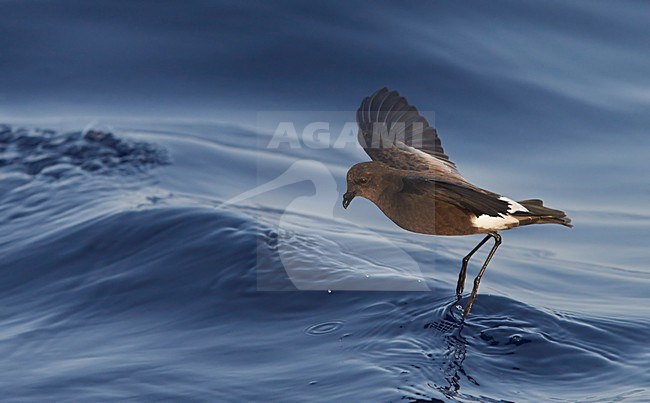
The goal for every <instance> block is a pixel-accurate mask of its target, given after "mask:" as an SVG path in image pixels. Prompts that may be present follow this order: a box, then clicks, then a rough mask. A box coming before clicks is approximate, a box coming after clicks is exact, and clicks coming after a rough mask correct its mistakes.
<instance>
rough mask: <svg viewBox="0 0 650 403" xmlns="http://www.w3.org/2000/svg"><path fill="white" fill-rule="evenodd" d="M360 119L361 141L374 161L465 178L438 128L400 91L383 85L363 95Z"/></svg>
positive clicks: (358, 112) (359, 113)
mask: <svg viewBox="0 0 650 403" xmlns="http://www.w3.org/2000/svg"><path fill="white" fill-rule="evenodd" d="M357 123H358V125H359V135H358V139H359V143H360V144H361V146H362V147H363V149H364V150H365V151H366V153H367V154H368V155H369V156H370V158H371V159H373V160H374V161H380V162H383V163H385V164H387V165H389V166H391V167H393V168H398V169H405V170H412V171H430V173H431V174H433V175H445V176H448V177H450V178H455V179H460V180H463V181H464V179H463V178H462V176H461V175H460V174H459V173H458V170H457V169H456V165H455V164H454V163H453V162H451V161H450V160H449V157H448V156H447V154H445V151H444V150H443V148H442V144H441V142H440V138H439V137H438V134H437V133H436V129H435V128H433V127H431V126H429V122H427V120H426V119H425V118H424V117H423V116H421V115H420V114H419V113H418V110H417V109H416V108H415V107H414V106H412V105H409V103H408V102H407V101H406V99H405V98H404V97H402V96H400V95H399V94H398V93H397V91H389V90H388V89H387V88H381V89H379V90H377V91H375V93H373V94H372V95H370V96H368V97H366V98H364V99H363V101H362V102H361V106H360V107H359V109H358V110H357ZM422 173H424V172H422Z"/></svg>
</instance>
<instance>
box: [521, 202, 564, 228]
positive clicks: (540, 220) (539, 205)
mask: <svg viewBox="0 0 650 403" xmlns="http://www.w3.org/2000/svg"><path fill="white" fill-rule="evenodd" d="M519 204H521V205H522V206H524V207H526V208H527V209H528V211H530V212H531V213H532V214H526V215H524V214H522V215H521V216H518V217H517V218H518V219H519V225H528V224H561V225H564V226H565V227H569V228H570V227H573V225H571V219H570V218H569V217H567V215H566V213H565V212H564V211H561V210H554V209H552V208H548V207H546V206H544V204H543V202H542V201H541V200H539V199H531V200H522V201H520V202H519Z"/></svg>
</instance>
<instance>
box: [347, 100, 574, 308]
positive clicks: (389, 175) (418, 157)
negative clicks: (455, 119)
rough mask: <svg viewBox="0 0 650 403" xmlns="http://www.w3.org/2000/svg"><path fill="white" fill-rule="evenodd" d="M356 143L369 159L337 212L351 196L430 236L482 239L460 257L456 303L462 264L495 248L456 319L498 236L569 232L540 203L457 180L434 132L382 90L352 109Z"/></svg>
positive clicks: (350, 180)
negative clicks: (537, 229) (546, 228)
mask: <svg viewBox="0 0 650 403" xmlns="http://www.w3.org/2000/svg"><path fill="white" fill-rule="evenodd" d="M357 123H358V124H359V135H358V138H359V143H360V144H361V146H362V147H363V148H364V150H365V151H366V153H367V154H368V155H369V156H370V158H371V159H372V160H373V161H370V162H361V163H358V164H356V165H354V166H353V167H352V168H350V170H349V171H348V174H347V191H346V193H345V195H344V197H343V207H344V208H347V206H348V205H349V204H350V202H351V201H352V199H353V198H354V197H356V196H361V197H364V198H366V199H368V200H370V201H372V202H373V203H374V204H375V205H376V206H377V207H379V209H380V210H381V211H382V212H383V213H384V214H385V215H386V216H387V217H388V218H390V219H391V220H392V221H393V222H394V223H395V224H397V225H398V226H400V227H401V228H403V229H405V230H408V231H412V232H417V233H421V234H430V235H470V234H487V236H486V237H485V238H484V239H483V240H482V241H481V242H480V243H479V244H478V245H477V246H476V248H474V249H473V250H472V251H471V252H470V253H469V254H468V255H467V256H465V258H464V259H463V265H462V267H461V272H460V275H459V279H458V285H457V288H456V292H457V294H458V297H460V295H461V293H462V291H463V287H464V282H465V273H466V269H467V263H468V261H469V259H470V257H471V256H472V255H473V254H474V253H475V252H476V251H477V250H478V249H479V248H480V247H481V246H483V244H485V242H487V240H488V239H489V238H494V240H495V244H494V246H493V247H492V250H491V251H490V253H489V255H488V258H487V259H486V261H485V263H484V264H483V266H482V268H481V270H480V271H479V274H478V276H477V277H476V280H475V281H474V288H473V290H472V294H471V296H470V299H469V301H468V303H467V306H466V307H465V311H464V313H463V318H465V317H466V316H467V315H468V314H469V311H470V309H471V306H472V303H473V302H474V299H475V298H476V292H477V290H478V285H479V282H480V279H481V277H482V275H483V273H484V272H485V269H486V267H487V265H488V263H489V261H490V259H491V258H492V256H493V255H494V252H495V251H496V249H497V248H498V246H499V245H500V244H501V237H500V236H499V235H498V234H497V232H498V231H501V230H506V229H511V228H514V227H518V226H522V225H530V224H561V225H564V226H567V227H571V220H570V219H569V218H568V217H567V216H566V214H565V213H564V212H563V211H560V210H553V209H550V208H548V207H545V206H544V205H543V203H542V201H541V200H537V199H532V200H522V201H519V202H516V201H514V200H512V199H509V198H507V197H504V196H501V195H499V194H496V193H493V192H490V191H487V190H485V189H481V188H479V187H477V186H475V185H473V184H471V183H469V182H468V181H467V180H465V178H463V177H462V176H461V175H460V173H459V172H458V170H457V168H456V165H455V164H454V163H453V162H451V160H449V157H448V156H447V155H446V154H445V152H444V150H443V148H442V144H441V142H440V138H439V137H438V135H437V133H436V130H435V129H434V128H433V127H431V126H429V124H428V122H427V120H426V119H425V118H424V117H422V116H421V115H420V114H419V113H418V111H417V109H416V108H415V107H414V106H411V105H409V104H408V102H407V101H406V99H405V98H404V97H401V96H400V95H399V94H398V93H397V92H396V91H388V90H387V89H386V88H382V89H380V90H378V91H376V92H375V93H374V94H372V95H371V96H369V97H366V98H364V100H363V102H362V103H361V106H360V107H359V110H358V111H357Z"/></svg>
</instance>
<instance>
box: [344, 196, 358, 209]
mask: <svg viewBox="0 0 650 403" xmlns="http://www.w3.org/2000/svg"><path fill="white" fill-rule="evenodd" d="M354 196H356V193H354V192H345V194H344V195H343V208H348V206H349V205H350V202H351V201H352V199H354Z"/></svg>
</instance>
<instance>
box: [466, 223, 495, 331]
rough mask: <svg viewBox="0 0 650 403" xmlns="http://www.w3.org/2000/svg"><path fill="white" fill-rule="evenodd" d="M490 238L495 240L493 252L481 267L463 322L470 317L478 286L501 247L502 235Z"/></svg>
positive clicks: (492, 234) (491, 251) (493, 234)
mask: <svg viewBox="0 0 650 403" xmlns="http://www.w3.org/2000/svg"><path fill="white" fill-rule="evenodd" d="M490 236H492V237H493V238H494V246H493V247H492V250H490V253H489V254H488V256H487V259H485V263H483V267H481V270H480V271H479V272H478V275H477V276H476V278H475V279H474V288H472V294H471V295H470V296H469V301H467V306H466V307H465V311H463V320H465V318H466V317H467V315H469V311H470V309H472V304H473V303H474V300H475V299H476V293H477V292H478V286H479V284H480V283H481V277H483V273H485V269H486V268H487V266H488V263H490V259H492V256H494V252H496V251H497V248H498V247H499V245H501V235H499V234H497V233H491V234H490Z"/></svg>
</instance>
